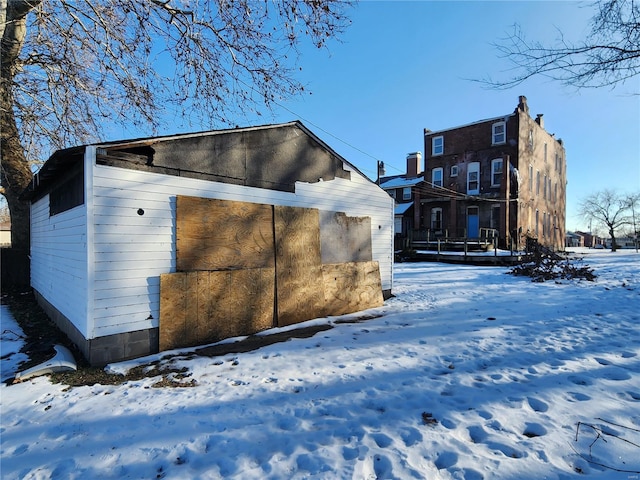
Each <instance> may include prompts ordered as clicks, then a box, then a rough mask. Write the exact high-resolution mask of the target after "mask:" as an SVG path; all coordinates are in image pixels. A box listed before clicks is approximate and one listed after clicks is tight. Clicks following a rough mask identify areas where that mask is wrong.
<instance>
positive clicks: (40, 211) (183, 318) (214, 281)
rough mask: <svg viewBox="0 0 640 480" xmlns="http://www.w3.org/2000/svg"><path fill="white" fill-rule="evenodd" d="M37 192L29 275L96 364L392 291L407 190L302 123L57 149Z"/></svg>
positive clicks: (289, 320)
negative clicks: (395, 189)
mask: <svg viewBox="0 0 640 480" xmlns="http://www.w3.org/2000/svg"><path fill="white" fill-rule="evenodd" d="M25 194H26V195H27V196H28V198H29V199H30V200H31V286H32V288H33V290H34V292H35V294H36V298H37V299H38V301H39V303H40V304H41V305H42V306H43V308H44V309H45V311H46V312H47V313H48V315H49V316H50V317H51V318H52V320H53V321H55V323H56V324H57V325H58V326H59V327H60V328H61V329H62V330H63V331H64V332H65V333H66V334H67V335H68V336H69V338H70V339H71V340H72V341H73V342H74V343H75V344H76V345H77V346H78V348H79V350H80V351H81V352H82V354H83V355H84V356H85V357H86V358H87V360H88V361H89V363H90V364H92V365H104V364H106V363H109V362H114V361H120V360H124V359H128V358H134V357H139V356H143V355H148V354H152V353H156V352H158V351H164V350H168V349H172V348H179V347H186V346H190V345H202V344H206V343H212V342H215V341H218V340H220V339H222V338H227V337H234V336H239V335H250V334H253V333H256V332H258V331H261V330H265V329H268V328H272V327H277V326H283V325H290V324H293V323H299V322H302V321H305V320H309V319H313V318H319V317H326V316H330V315H340V314H344V313H353V312H356V311H361V310H364V309H367V308H371V307H375V306H379V305H381V304H382V302H383V299H384V298H387V297H388V296H390V295H391V289H392V273H393V272H392V269H393V222H394V201H393V199H392V198H391V197H390V196H389V195H388V194H386V193H385V192H384V191H383V190H382V189H380V188H379V187H378V186H377V185H376V184H375V183H374V182H372V181H371V180H370V179H368V178H367V177H366V176H365V175H364V174H363V173H362V172H360V171H359V170H358V169H357V168H356V167H354V166H353V165H352V164H350V163H349V162H348V161H347V160H345V159H344V158H343V157H341V156H340V155H339V154H337V153H336V152H335V151H334V150H332V149H331V148H330V147H329V146H328V145H327V144H326V143H324V142H323V141H322V140H321V139H319V138H318V137H317V136H316V135H314V134H313V133H312V132H311V131H310V130H309V129H307V128H306V127H305V126H304V125H303V124H302V123H300V122H298V121H295V122H290V123H285V124H278V125H266V126H259V127H249V128H235V129H229V130H218V131H208V132H200V133H192V134H181V135H174V136H165V137H155V138H144V139H135V140H126V141H119V142H108V143H101V144H94V145H84V146H79V147H73V148H68V149H64V150H59V151H56V152H55V153H54V154H53V155H52V156H51V157H50V158H49V160H48V161H47V162H46V163H45V164H44V165H43V167H42V168H41V169H40V171H39V172H38V173H37V174H36V175H35V177H34V180H33V184H32V185H31V187H30V188H29V189H28V190H27V191H26V192H25Z"/></svg>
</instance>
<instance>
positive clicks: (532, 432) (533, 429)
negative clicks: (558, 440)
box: [522, 423, 547, 438]
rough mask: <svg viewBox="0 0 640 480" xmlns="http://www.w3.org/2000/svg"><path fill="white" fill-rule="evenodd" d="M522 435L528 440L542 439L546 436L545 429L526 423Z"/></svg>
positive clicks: (535, 424)
mask: <svg viewBox="0 0 640 480" xmlns="http://www.w3.org/2000/svg"><path fill="white" fill-rule="evenodd" d="M522 434H523V435H524V436H525V437H529V438H534V437H542V436H543V435H546V434H547V429H546V428H544V427H543V426H542V425H540V424H539V423H527V424H526V425H525V427H524V431H523V432H522Z"/></svg>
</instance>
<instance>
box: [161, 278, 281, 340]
mask: <svg viewBox="0 0 640 480" xmlns="http://www.w3.org/2000/svg"><path fill="white" fill-rule="evenodd" d="M274 278H275V271H274V269H273V268H254V269H245V270H234V271H207V272H204V271H197V272H178V273H169V274H164V275H161V277H160V335H159V337H160V351H163V350H170V349H174V348H181V347H188V346H194V345H202V344H206V343H212V342H216V341H218V340H222V339H224V338H229V337H236V336H241V335H250V334H253V333H256V332H259V331H262V330H265V329H267V328H271V327H272V326H273V323H274V322H273V302H274V296H275V287H274Z"/></svg>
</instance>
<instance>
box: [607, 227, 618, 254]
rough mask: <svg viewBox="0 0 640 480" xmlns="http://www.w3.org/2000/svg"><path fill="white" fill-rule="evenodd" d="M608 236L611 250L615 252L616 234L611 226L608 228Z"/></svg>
mask: <svg viewBox="0 0 640 480" xmlns="http://www.w3.org/2000/svg"><path fill="white" fill-rule="evenodd" d="M609 236H610V237H611V251H612V252H615V251H616V250H617V249H618V247H617V246H616V234H615V231H614V230H613V228H609Z"/></svg>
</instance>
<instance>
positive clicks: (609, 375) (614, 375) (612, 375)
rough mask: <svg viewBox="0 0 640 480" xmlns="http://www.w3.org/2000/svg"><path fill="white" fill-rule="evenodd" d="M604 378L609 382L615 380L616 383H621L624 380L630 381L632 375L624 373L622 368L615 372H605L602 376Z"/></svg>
mask: <svg viewBox="0 0 640 480" xmlns="http://www.w3.org/2000/svg"><path fill="white" fill-rule="evenodd" d="M602 376H603V377H604V378H606V379H607V380H614V381H616V382H619V381H622V380H629V379H630V378H631V375H629V373H628V372H626V371H624V370H623V369H621V368H616V369H614V370H610V371H608V372H605V373H603V374H602Z"/></svg>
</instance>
